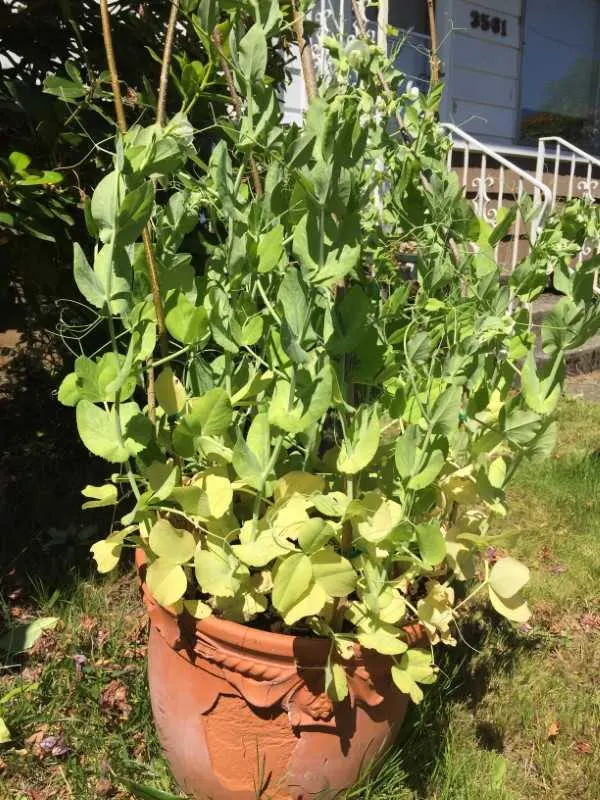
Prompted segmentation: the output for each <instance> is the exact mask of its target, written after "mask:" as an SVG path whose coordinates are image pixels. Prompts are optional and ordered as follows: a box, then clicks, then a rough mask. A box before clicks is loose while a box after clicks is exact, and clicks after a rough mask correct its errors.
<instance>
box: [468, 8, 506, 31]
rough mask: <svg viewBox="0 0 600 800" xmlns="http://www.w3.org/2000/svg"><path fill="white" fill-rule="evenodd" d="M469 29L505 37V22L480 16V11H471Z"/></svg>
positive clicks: (484, 15) (487, 15)
mask: <svg viewBox="0 0 600 800" xmlns="http://www.w3.org/2000/svg"><path fill="white" fill-rule="evenodd" d="M471 27H472V28H479V29H480V30H482V31H490V33H494V34H495V35H496V36H506V20H505V19H501V18H500V17H492V16H490V15H489V14H482V13H481V12H480V11H471Z"/></svg>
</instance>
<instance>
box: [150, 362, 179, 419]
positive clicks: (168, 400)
mask: <svg viewBox="0 0 600 800" xmlns="http://www.w3.org/2000/svg"><path fill="white" fill-rule="evenodd" d="M154 391H155V393H156V401H157V403H158V404H159V406H160V407H161V408H162V409H164V411H165V413H167V414H169V416H170V415H171V414H178V413H179V412H180V411H182V410H183V407H184V406H185V401H186V399H187V398H186V393H185V389H184V387H183V384H182V383H181V381H180V380H179V378H178V377H177V376H176V375H175V374H174V373H173V370H172V369H171V367H165V368H164V369H163V371H162V372H161V373H160V375H159V376H158V378H157V379H156V382H155V384H154Z"/></svg>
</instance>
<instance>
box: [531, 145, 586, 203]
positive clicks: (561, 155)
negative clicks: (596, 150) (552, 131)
mask: <svg viewBox="0 0 600 800" xmlns="http://www.w3.org/2000/svg"><path fill="white" fill-rule="evenodd" d="M549 143H552V144H553V145H554V150H553V151H552V152H548V151H547V145H548V144H549ZM548 162H550V165H551V167H550V170H548V171H547V170H546V164H547V163H548ZM561 163H565V165H566V166H567V167H568V170H569V174H568V181H567V189H566V191H564V192H562V191H561V192H559V186H560V180H559V179H560V167H561ZM582 163H583V164H584V165H585V172H586V176H585V178H581V177H578V176H576V174H575V172H576V170H577V165H578V164H582ZM594 168H596V169H597V170H598V172H597V173H596V175H597V177H594ZM535 175H536V178H537V179H538V181H540V182H541V183H544V182H545V180H544V179H545V178H546V176H548V175H550V176H551V178H550V182H551V184H552V204H551V208H552V209H554V207H555V206H556V201H557V198H558V197H565V198H566V199H567V200H571V199H572V198H573V197H574V196H575V189H577V190H578V192H577V196H578V197H589V199H590V200H595V196H594V189H597V188H598V185H599V178H600V159H598V158H596V157H595V156H592V155H590V153H586V152H585V150H582V149H581V148H580V147H577V146H576V145H574V144H571V142H568V141H567V140H566V139H563V138H561V137H560V136H543V137H542V138H541V139H540V140H539V141H538V152H537V165H536V171H535Z"/></svg>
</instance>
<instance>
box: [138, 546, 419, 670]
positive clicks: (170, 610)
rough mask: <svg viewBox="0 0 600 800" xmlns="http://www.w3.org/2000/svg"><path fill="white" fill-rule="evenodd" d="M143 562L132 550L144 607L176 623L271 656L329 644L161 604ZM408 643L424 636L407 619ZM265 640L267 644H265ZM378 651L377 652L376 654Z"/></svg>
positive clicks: (321, 639)
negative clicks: (198, 615) (182, 622)
mask: <svg viewBox="0 0 600 800" xmlns="http://www.w3.org/2000/svg"><path fill="white" fill-rule="evenodd" d="M146 563H147V559H146V554H145V552H144V550H143V548H141V547H136V550H135V566H136V569H137V573H138V576H139V580H140V587H141V591H142V596H143V599H144V604H145V606H146V607H147V609H148V611H156V610H158V611H159V612H160V613H161V614H164V615H167V617H168V618H169V619H170V620H171V621H172V622H173V623H176V622H177V619H178V618H179V617H184V618H185V617H187V618H188V619H190V620H193V621H194V623H195V629H196V632H197V633H200V634H204V635H207V636H210V637H211V638H212V639H217V640H220V641H222V642H228V643H230V644H235V645H237V646H238V647H240V648H241V649H244V650H254V651H256V652H259V653H264V654H266V653H267V652H268V653H269V655H271V656H281V657H283V658H286V659H287V658H295V655H296V653H297V649H298V646H299V645H300V646H301V647H303V649H306V648H311V647H312V648H317V649H319V648H326V649H327V650H329V648H330V647H331V640H330V639H327V638H325V637H322V636H296V635H295V634H290V633H274V632H273V631H266V630H263V629H261V628H253V627H250V626H249V625H242V624H241V623H239V622H233V621H232V620H229V619H223V618H222V617H217V616H215V615H214V614H211V615H210V616H209V617H205V618H204V619H201V620H199V619H196V618H195V617H193V616H192V615H191V614H189V612H187V611H185V610H184V611H183V612H182V613H181V614H180V613H178V612H177V610H176V609H175V608H174V607H173V606H161V605H160V604H159V603H158V601H157V600H155V598H154V597H153V595H152V593H151V592H150V589H149V588H148V586H147V584H146V581H145V579H144V578H143V577H142V573H141V570H142V567H144V566H145V565H146ZM402 630H403V631H404V633H405V635H406V640H407V644H408V645H409V646H418V645H419V644H423V645H426V642H427V639H426V635H425V629H424V627H423V626H422V625H421V623H419V622H415V623H409V624H407V625H403V626H402ZM267 642H268V644H267ZM355 648H356V651H357V652H356V655H359V654H360V653H361V648H360V645H358V643H357V644H356V645H355ZM378 655H379V654H378Z"/></svg>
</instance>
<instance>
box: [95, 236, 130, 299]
mask: <svg viewBox="0 0 600 800" xmlns="http://www.w3.org/2000/svg"><path fill="white" fill-rule="evenodd" d="M94 273H95V275H96V277H97V278H98V280H99V281H100V283H101V284H102V291H103V293H104V305H105V306H106V305H108V300H109V295H110V308H111V311H112V313H113V314H123V313H125V312H127V311H129V309H130V305H131V302H130V297H131V287H130V273H131V264H130V261H129V257H128V254H127V252H126V251H125V249H124V248H116V247H115V246H114V245H112V244H107V245H105V246H104V247H102V248H101V249H100V250H99V251H98V252H97V253H96V257H95V258H94Z"/></svg>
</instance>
